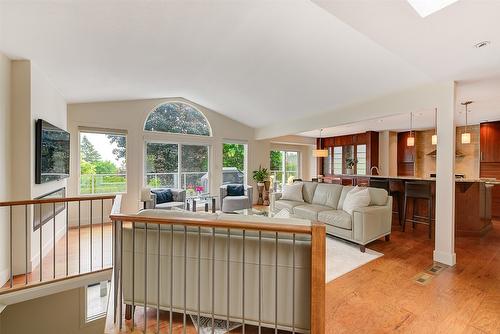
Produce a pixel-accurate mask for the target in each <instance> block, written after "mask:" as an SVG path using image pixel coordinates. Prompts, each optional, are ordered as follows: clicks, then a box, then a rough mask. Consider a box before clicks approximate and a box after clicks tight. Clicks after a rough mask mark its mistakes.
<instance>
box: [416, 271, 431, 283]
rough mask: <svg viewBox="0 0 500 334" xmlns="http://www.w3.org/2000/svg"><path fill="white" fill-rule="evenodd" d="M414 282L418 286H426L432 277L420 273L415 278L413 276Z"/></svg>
mask: <svg viewBox="0 0 500 334" xmlns="http://www.w3.org/2000/svg"><path fill="white" fill-rule="evenodd" d="M414 279H415V282H416V283H417V284H420V285H427V284H429V283H430V281H432V275H429V274H426V273H420V274H418V275H417V276H415V278H414Z"/></svg>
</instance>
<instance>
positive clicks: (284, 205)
mask: <svg viewBox="0 0 500 334" xmlns="http://www.w3.org/2000/svg"><path fill="white" fill-rule="evenodd" d="M298 205H304V202H296V201H289V200H286V199H280V200H279V201H276V202H274V207H275V208H276V209H278V210H283V209H286V210H288V212H293V208H294V207H296V206H298Z"/></svg>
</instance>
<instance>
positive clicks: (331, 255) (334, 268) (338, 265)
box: [326, 236, 384, 283]
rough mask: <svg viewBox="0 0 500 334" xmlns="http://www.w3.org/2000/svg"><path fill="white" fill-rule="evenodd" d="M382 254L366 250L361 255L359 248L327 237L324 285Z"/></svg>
mask: <svg viewBox="0 0 500 334" xmlns="http://www.w3.org/2000/svg"><path fill="white" fill-rule="evenodd" d="M383 255H384V254H382V253H379V252H376V251H374V250H371V249H368V248H366V252H365V253H362V252H361V251H360V250H359V246H358V245H355V244H352V243H349V242H347V241H344V240H341V239H337V238H333V237H330V236H327V238H326V283H328V282H330V281H332V280H334V279H336V278H338V277H340V276H342V275H345V274H347V273H348V272H350V271H353V270H354V269H356V268H359V267H361V266H364V265H365V264H367V263H368V262H371V261H373V260H375V259H378V258H379V257H381V256H383Z"/></svg>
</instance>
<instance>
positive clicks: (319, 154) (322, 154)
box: [312, 129, 328, 158]
mask: <svg viewBox="0 0 500 334" xmlns="http://www.w3.org/2000/svg"><path fill="white" fill-rule="evenodd" d="M322 132H323V129H320V130H319V148H317V149H314V150H312V155H313V157H315V158H326V157H327V156H328V150H327V149H323V148H321V147H322V145H321V133H322Z"/></svg>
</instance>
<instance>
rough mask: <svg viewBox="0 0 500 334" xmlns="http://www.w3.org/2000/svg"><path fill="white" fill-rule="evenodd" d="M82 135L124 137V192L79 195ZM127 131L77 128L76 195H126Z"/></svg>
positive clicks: (80, 194)
mask: <svg viewBox="0 0 500 334" xmlns="http://www.w3.org/2000/svg"><path fill="white" fill-rule="evenodd" d="M82 133H94V134H103V135H116V136H123V137H125V191H118V192H106V193H93V194H82V193H81V182H82V180H81V177H82V173H81V160H82V159H81V154H82V148H81V134H82ZM128 150H129V145H128V131H127V130H122V129H108V128H92V127H78V159H77V160H78V161H77V169H78V195H79V196H82V197H84V196H95V195H120V194H121V195H126V194H127V193H128V173H129V172H128Z"/></svg>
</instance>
